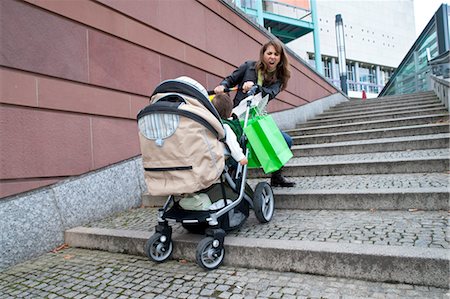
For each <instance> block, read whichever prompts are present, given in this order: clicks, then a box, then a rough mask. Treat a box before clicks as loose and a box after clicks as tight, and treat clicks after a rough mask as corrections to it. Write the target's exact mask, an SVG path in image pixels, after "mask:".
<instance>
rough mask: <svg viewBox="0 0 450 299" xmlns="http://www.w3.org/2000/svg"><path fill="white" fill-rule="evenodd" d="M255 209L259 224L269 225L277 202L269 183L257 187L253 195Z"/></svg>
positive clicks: (261, 183) (259, 184)
mask: <svg viewBox="0 0 450 299" xmlns="http://www.w3.org/2000/svg"><path fill="white" fill-rule="evenodd" d="M253 207H254V210H255V216H256V219H258V221H259V222H261V223H267V222H269V221H270V220H271V219H272V217H273V212H274V209H275V202H274V199H273V191H272V187H270V185H269V184H268V183H266V182H260V183H258V184H257V185H256V188H255V192H254V193H253Z"/></svg>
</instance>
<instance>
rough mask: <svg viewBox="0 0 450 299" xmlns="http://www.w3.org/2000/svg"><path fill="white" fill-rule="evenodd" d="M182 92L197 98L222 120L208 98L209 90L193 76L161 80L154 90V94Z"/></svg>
mask: <svg viewBox="0 0 450 299" xmlns="http://www.w3.org/2000/svg"><path fill="white" fill-rule="evenodd" d="M168 92H171V93H181V94H184V95H187V96H190V97H193V98H195V99H197V100H198V101H199V102H200V103H201V104H202V105H203V106H205V108H206V109H208V110H209V112H211V113H212V114H213V115H214V117H215V118H217V119H218V120H219V121H220V120H221V118H220V115H219V113H218V112H217V110H216V108H214V106H213V105H212V104H211V101H210V100H209V98H208V92H207V91H206V89H205V88H204V87H203V86H202V85H201V84H200V83H198V82H197V81H195V80H194V79H192V78H189V77H186V76H183V77H178V78H176V79H171V80H166V81H163V82H161V83H160V84H159V85H158V86H157V87H156V88H155V90H154V91H153V93H152V96H154V95H155V94H158V93H168Z"/></svg>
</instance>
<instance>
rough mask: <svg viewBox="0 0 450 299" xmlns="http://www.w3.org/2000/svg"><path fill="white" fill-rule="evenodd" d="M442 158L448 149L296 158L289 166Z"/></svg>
mask: <svg viewBox="0 0 450 299" xmlns="http://www.w3.org/2000/svg"><path fill="white" fill-rule="evenodd" d="M430 158H440V159H443V158H444V159H445V158H446V159H448V158H449V150H448V149H432V150H414V151H397V152H382V153H366V154H352V155H333V156H317V157H295V158H292V159H291V160H289V162H288V165H307V164H321V163H339V164H342V163H346V162H356V161H364V162H369V161H376V162H383V161H392V160H415V159H430Z"/></svg>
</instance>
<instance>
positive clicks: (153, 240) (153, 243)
mask: <svg viewBox="0 0 450 299" xmlns="http://www.w3.org/2000/svg"><path fill="white" fill-rule="evenodd" d="M144 251H145V254H146V255H147V256H148V258H149V259H151V260H152V261H154V262H158V263H161V262H164V261H165V260H167V259H168V258H169V257H170V255H171V254H172V251H173V244H172V240H168V238H167V236H164V235H163V234H161V233H154V234H153V236H151V237H150V238H149V239H148V240H147V242H146V243H145V247H144Z"/></svg>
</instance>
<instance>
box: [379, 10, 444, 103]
mask: <svg viewBox="0 0 450 299" xmlns="http://www.w3.org/2000/svg"><path fill="white" fill-rule="evenodd" d="M449 13H450V11H449V9H448V5H447V4H442V5H441V6H440V7H439V9H438V10H437V12H436V13H435V14H434V16H433V17H432V18H431V20H430V21H429V22H428V24H427V26H426V27H425V29H424V30H423V31H422V33H421V34H420V36H419V37H418V38H417V40H416V42H415V43H414V45H413V46H412V47H411V49H410V50H409V52H408V53H407V55H406V56H405V58H404V59H403V61H402V62H401V63H400V65H399V67H398V68H397V70H396V72H395V73H394V74H393V75H392V77H391V79H390V80H389V82H388V83H387V84H386V86H385V87H384V89H383V90H382V91H381V94H380V95H395V94H408V93H414V92H419V91H427V90H431V80H430V75H431V74H434V75H437V76H442V77H443V78H444V79H448V78H449V64H450V63H449V59H450V58H449V39H450V33H449V32H450V23H449V19H450V18H449Z"/></svg>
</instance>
